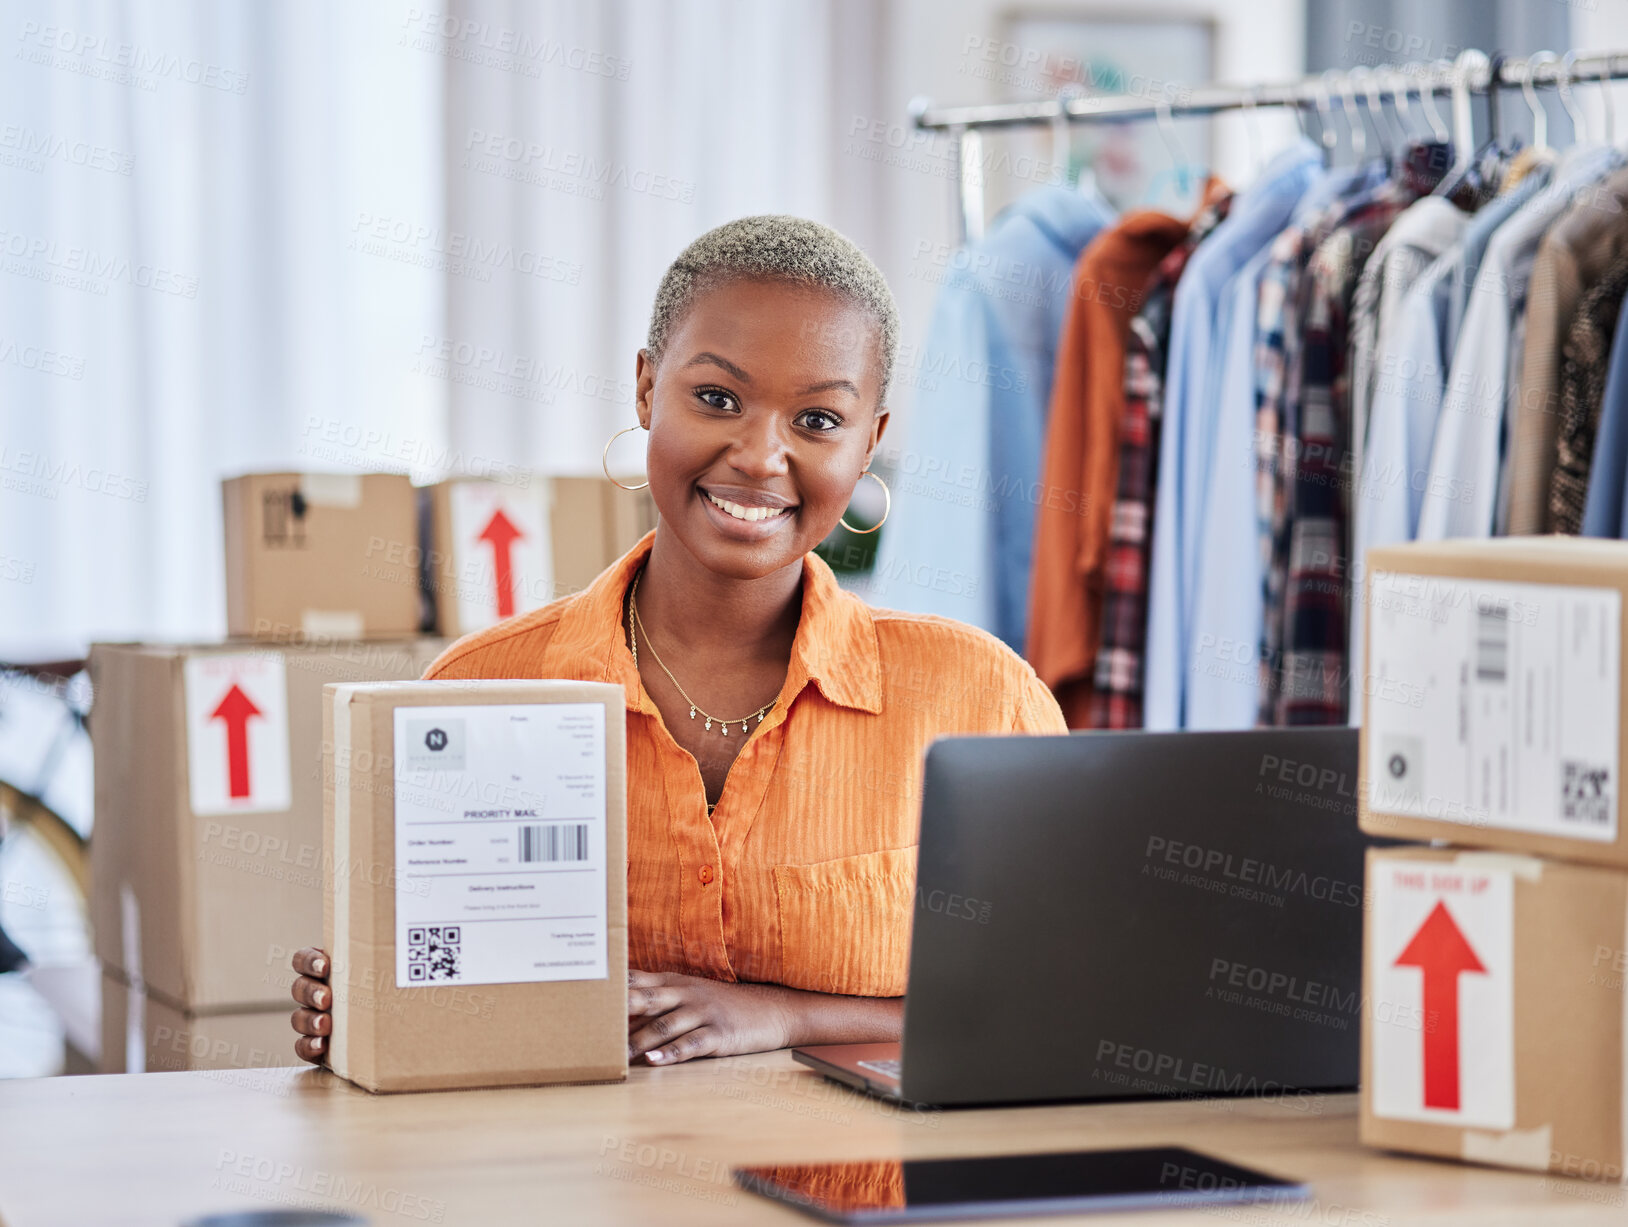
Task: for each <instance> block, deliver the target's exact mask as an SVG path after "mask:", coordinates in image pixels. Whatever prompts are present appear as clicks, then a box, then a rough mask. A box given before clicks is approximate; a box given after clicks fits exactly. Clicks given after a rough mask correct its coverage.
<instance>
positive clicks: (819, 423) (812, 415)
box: [797, 409, 842, 434]
mask: <svg viewBox="0 0 1628 1227" xmlns="http://www.w3.org/2000/svg"><path fill="white" fill-rule="evenodd" d="M797 420H798V421H799V422H801V423H802V424H803V425H804V426H807V427H808V428H809V429H810V430H812V431H815V432H817V433H820V434H823V433H825V432H826V431H828V430H835V429H836V428H837V427H838V426H841V425H842V419H841V418H839V417H838V416H837V415H836V414H834V413H828V412H826V411H825V410H824V409H810V410H808V412H806V413H803V414H801V415H799V417H798V419H797Z"/></svg>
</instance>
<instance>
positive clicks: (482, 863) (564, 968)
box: [394, 703, 609, 988]
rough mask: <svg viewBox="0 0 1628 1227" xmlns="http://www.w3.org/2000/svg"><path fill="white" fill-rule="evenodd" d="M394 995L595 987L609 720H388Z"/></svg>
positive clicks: (483, 710) (557, 715) (406, 710)
mask: <svg viewBox="0 0 1628 1227" xmlns="http://www.w3.org/2000/svg"><path fill="white" fill-rule="evenodd" d="M394 732H395V769H394V770H395V816H396V839H395V843H396V881H397V885H396V985H397V987H399V988H410V987H414V986H418V985H425V984H433V983H451V984H519V983H534V982H537V981H544V980H603V979H604V978H605V977H606V976H607V975H608V974H609V969H608V961H607V939H606V915H605V896H606V876H605V863H606V848H605V843H606V833H605V806H606V781H605V754H606V735H605V709H604V707H603V706H602V705H600V704H597V703H531V704H503V705H492V706H473V705H468V706H465V705H460V706H451V707H398V708H396V710H395V730H394Z"/></svg>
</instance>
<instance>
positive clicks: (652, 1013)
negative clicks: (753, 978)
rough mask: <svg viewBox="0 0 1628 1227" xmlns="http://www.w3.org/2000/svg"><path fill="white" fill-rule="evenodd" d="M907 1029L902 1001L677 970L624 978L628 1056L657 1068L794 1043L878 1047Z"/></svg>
mask: <svg viewBox="0 0 1628 1227" xmlns="http://www.w3.org/2000/svg"><path fill="white" fill-rule="evenodd" d="M903 1030H904V998H903V997H844V996H841V995H840V994H836V993H815V992H810V991H808V990H806V989H800V988H786V987H785V986H783V985H779V984H743V983H739V982H736V983H730V982H727V981H722V980H709V979H707V978H705V977H704V976H686V975H680V974H678V973H677V972H660V971H633V970H631V969H630V970H629V971H628V973H627V1052H628V1059H629V1060H636V1059H637V1058H639V1057H641V1056H642V1057H643V1058H644V1059H645V1060H646V1061H648V1062H649V1063H650V1064H652V1065H676V1064H677V1063H678V1062H680V1061H688V1060H689V1059H690V1058H691V1057H728V1056H735V1055H737V1054H739V1053H743V1052H768V1051H771V1050H773V1049H775V1048H790V1047H792V1046H794V1045H797V1044H874V1043H882V1042H886V1041H889V1040H897V1039H898V1038H899V1035H900V1033H901V1032H902V1031H903Z"/></svg>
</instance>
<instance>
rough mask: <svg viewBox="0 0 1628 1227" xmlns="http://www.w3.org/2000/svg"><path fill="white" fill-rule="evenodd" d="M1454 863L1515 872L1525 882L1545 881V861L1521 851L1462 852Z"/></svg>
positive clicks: (1455, 858) (1468, 866) (1472, 867)
mask: <svg viewBox="0 0 1628 1227" xmlns="http://www.w3.org/2000/svg"><path fill="white" fill-rule="evenodd" d="M1453 864H1455V865H1463V866H1464V867H1465V868H1467V869H1486V870H1493V871H1498V870H1501V871H1503V872H1504V873H1511V874H1514V875H1515V876H1516V877H1517V878H1519V879H1520V880H1521V881H1523V882H1541V881H1543V862H1542V861H1541V860H1539V859H1538V858H1537V857H1535V856H1525V855H1523V854H1521V853H1519V852H1479V851H1477V852H1460V853H1459V854H1458V855H1457V856H1456V857H1454V858H1453Z"/></svg>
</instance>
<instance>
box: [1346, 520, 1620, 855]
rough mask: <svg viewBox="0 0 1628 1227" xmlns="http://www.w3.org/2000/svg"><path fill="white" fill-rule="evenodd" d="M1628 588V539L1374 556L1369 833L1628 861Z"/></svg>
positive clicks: (1411, 548) (1365, 802) (1362, 812)
mask: <svg viewBox="0 0 1628 1227" xmlns="http://www.w3.org/2000/svg"><path fill="white" fill-rule="evenodd" d="M1624 594H1628V542H1620V541H1598V540H1584V539H1580V538H1576V537H1569V538H1568V537H1510V538H1501V539H1497V540H1490V541H1443V542H1431V543H1414V544H1411V545H1401V546H1390V547H1386V548H1384V549H1375V550H1373V551H1371V552H1370V553H1369V555H1368V575H1367V600H1368V607H1367V650H1366V653H1365V660H1366V662H1367V663H1366V668H1365V675H1364V677H1363V679H1362V681H1363V686H1364V698H1363V709H1364V719H1363V725H1362V749H1361V772H1362V781H1361V786H1360V788H1359V789H1358V794H1359V798H1360V807H1359V821H1360V823H1361V825H1362V829H1363V830H1365V831H1369V832H1371V833H1373V834H1375V835H1388V836H1393V837H1397V838H1402V839H1418V840H1430V839H1439V840H1446V841H1447V842H1449V843H1454V844H1464V845H1469V846H1473V847H1486V848H1503V849H1507V850H1509V851H1515V852H1531V853H1534V854H1536V855H1539V856H1552V857H1559V858H1562V859H1568V860H1579V861H1594V862H1598V863H1600V864H1607V865H1616V866H1619V867H1628V824H1625V823H1624V821H1623V816H1622V812H1621V810H1622V802H1621V790H1622V775H1621V773H1622V770H1623V767H1624V765H1625V764H1628V721H1625V720H1624V719H1623V714H1622V713H1623V706H1622V705H1623V698H1624V695H1625V694H1628V690H1625V686H1624V679H1623V662H1624V658H1625V653H1624V649H1623V632H1624V621H1623V599H1624Z"/></svg>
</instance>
